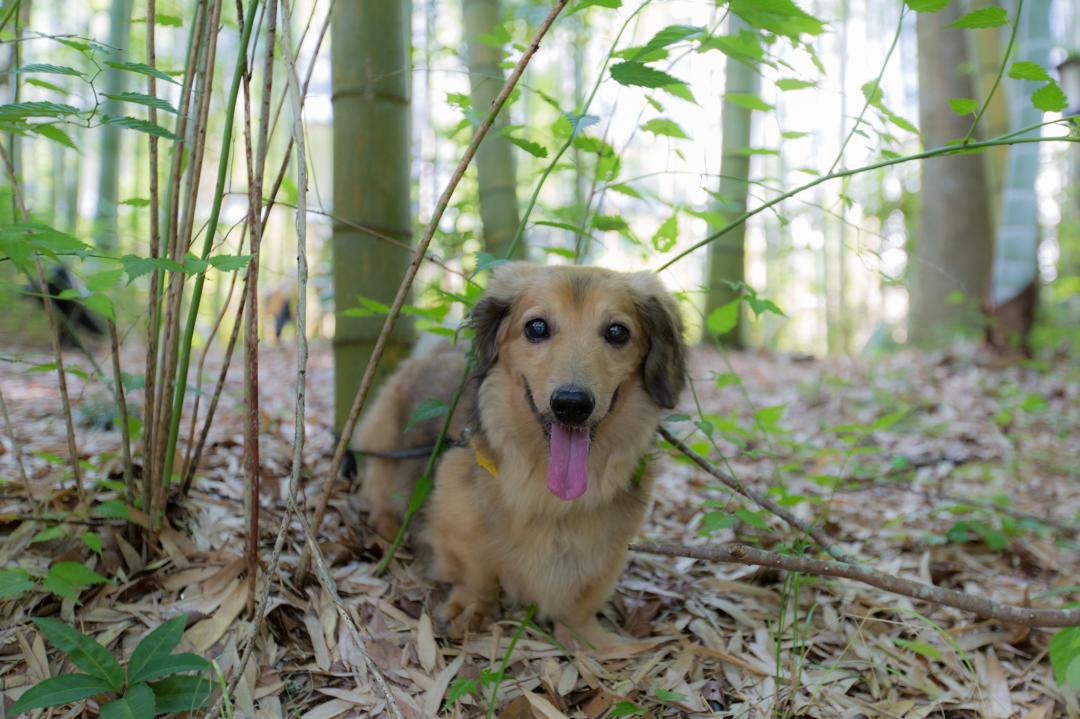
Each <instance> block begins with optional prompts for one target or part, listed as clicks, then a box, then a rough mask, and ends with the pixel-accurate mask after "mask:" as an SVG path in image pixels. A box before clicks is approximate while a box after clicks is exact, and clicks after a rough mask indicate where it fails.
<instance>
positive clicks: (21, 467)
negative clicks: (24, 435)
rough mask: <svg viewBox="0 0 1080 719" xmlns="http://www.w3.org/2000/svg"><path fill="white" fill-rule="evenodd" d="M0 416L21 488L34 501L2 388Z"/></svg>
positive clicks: (0, 392)
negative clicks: (24, 488) (24, 489)
mask: <svg viewBox="0 0 1080 719" xmlns="http://www.w3.org/2000/svg"><path fill="white" fill-rule="evenodd" d="M0 414H2V415H3V416H4V429H5V430H7V434H8V439H10V440H11V453H12V454H14V455H15V464H16V465H17V466H18V468H19V479H21V480H22V483H23V486H24V487H26V493H27V494H28V495H29V496H30V499H34V490H33V488H32V487H31V486H30V479H29V478H28V477H27V476H26V467H25V466H24V465H23V461H22V447H20V446H19V440H18V438H17V437H16V436H15V428H14V427H12V426H11V417H10V416H8V411H7V403H6V402H4V392H3V389H2V388H0Z"/></svg>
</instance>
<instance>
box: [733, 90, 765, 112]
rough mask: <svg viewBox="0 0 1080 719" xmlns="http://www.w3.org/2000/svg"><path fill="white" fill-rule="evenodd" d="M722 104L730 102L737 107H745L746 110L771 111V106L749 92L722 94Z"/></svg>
mask: <svg viewBox="0 0 1080 719" xmlns="http://www.w3.org/2000/svg"><path fill="white" fill-rule="evenodd" d="M724 102H730V103H732V104H734V105H738V106H739V107H745V108H746V109H747V110H761V111H762V112H768V111H769V110H771V109H773V106H772V105H770V104H769V103H767V102H765V101H764V100H762V99H761V98H760V97H758V96H757V95H754V94H753V93H749V92H728V93H724Z"/></svg>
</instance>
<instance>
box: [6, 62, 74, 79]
mask: <svg viewBox="0 0 1080 719" xmlns="http://www.w3.org/2000/svg"><path fill="white" fill-rule="evenodd" d="M15 72H17V73H19V74H22V73H24V72H43V73H47V74H49V75H70V76H71V77H79V78H81V77H83V74H82V73H81V72H79V71H78V70H76V69H75V68H73V67H67V66H66V65H51V64H49V63H47V62H35V63H31V64H29V65H23V66H22V67H20V68H19V69H18V70H16V71H15Z"/></svg>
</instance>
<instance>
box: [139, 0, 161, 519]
mask: <svg viewBox="0 0 1080 719" xmlns="http://www.w3.org/2000/svg"><path fill="white" fill-rule="evenodd" d="M156 22H157V0H147V3H146V64H147V65H148V66H149V67H151V68H154V67H156V66H157V54H156V53H157V50H156V39H155V33H156V31H157V24H156ZM146 92H147V94H148V95H149V96H150V97H157V78H155V77H154V75H153V73H148V74H147V76H146ZM148 113H149V114H148V115H147V117H148V118H149V120H150V122H151V123H153V124H155V125H156V124H157V108H155V107H153V106H151V107H150V108H149V109H148ZM147 138H149V142H150V258H151V259H152V260H157V259H158V258H160V257H161V217H160V216H159V213H160V209H159V208H158V138H157V135H153V134H148V135H147ZM160 286H161V270H160V269H159V268H158V267H157V266H155V267H154V269H153V271H152V272H151V273H150V291H149V298H150V313H149V316H148V317H147V319H146V375H145V376H146V379H145V380H144V385H143V404H144V407H143V417H144V418H145V419H146V421H145V422H144V423H143V478H142V481H143V489H144V492H143V501H144V502H145V501H146V499H147V493H146V491H145V490H146V488H147V485H148V483H149V482H150V481H151V480H150V475H151V474H152V469H151V467H152V465H153V458H152V456H151V455H152V447H153V439H154V438H153V428H154V390H155V380H156V377H155V375H156V374H157V361H158V337H159V329H160V328H159V327H158V324H159V322H160V313H161V297H160V296H159V294H160V292H161V290H160ZM143 508H144V509H148V506H147V505H146V504H144V505H143Z"/></svg>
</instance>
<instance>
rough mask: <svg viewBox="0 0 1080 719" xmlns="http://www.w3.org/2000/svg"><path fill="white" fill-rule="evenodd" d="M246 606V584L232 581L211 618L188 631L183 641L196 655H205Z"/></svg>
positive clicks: (237, 580)
mask: <svg viewBox="0 0 1080 719" xmlns="http://www.w3.org/2000/svg"><path fill="white" fill-rule="evenodd" d="M246 604H247V584H246V583H244V582H241V581H240V580H239V579H236V580H233V584H232V587H231V588H230V589H229V590H228V591H227V593H226V595H225V599H224V601H223V602H221V606H220V607H218V609H217V611H215V612H214V614H213V616H210V617H208V618H207V619H204V620H203V621H201V622H199V623H198V624H196V625H195V626H193V627H191V628H190V629H188V631H187V633H186V634H185V635H184V639H185V640H186V641H187V642H190V643H191V646H192V647H193V649H194V651H195V652H196V653H197V654H206V652H207V650H208V649H210V647H212V646H214V644H216V643H217V642H218V640H219V639H221V637H222V635H224V634H225V631H226V630H227V629H228V628H229V627H230V626H231V625H232V623H233V622H234V621H236V618H237V617H238V616H240V612H241V611H243V609H244V606H245V605H246Z"/></svg>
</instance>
